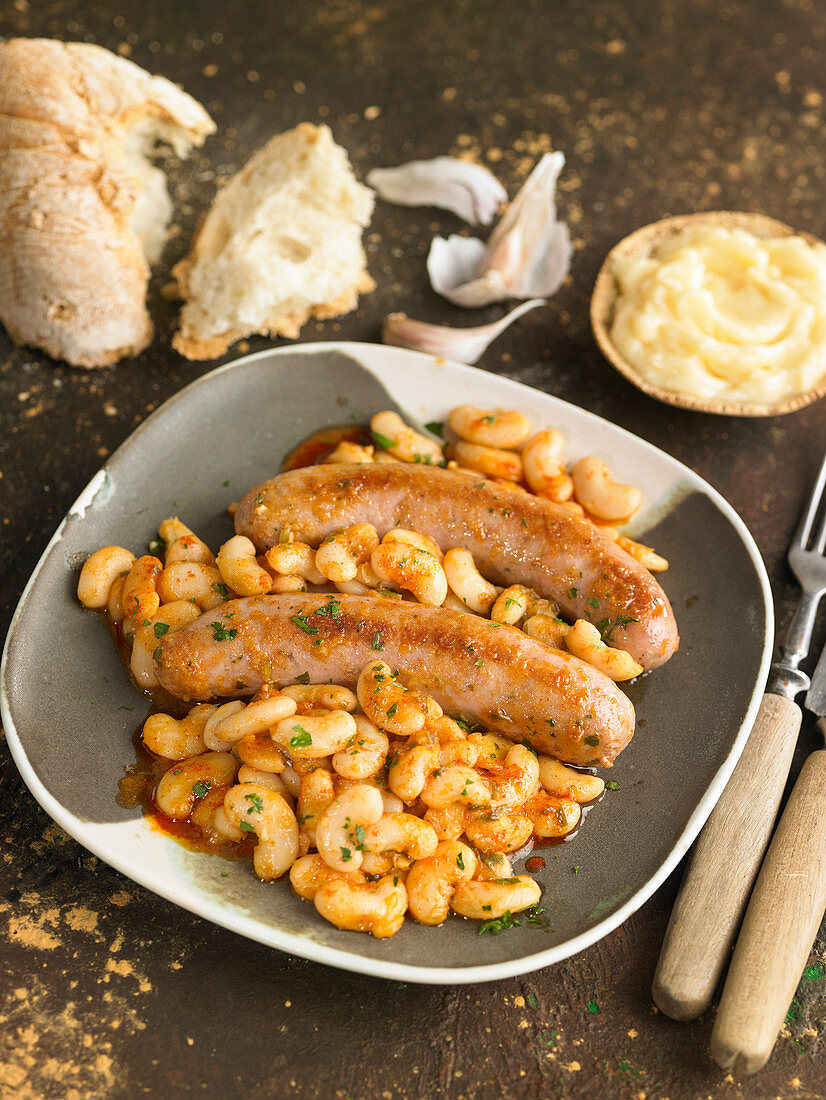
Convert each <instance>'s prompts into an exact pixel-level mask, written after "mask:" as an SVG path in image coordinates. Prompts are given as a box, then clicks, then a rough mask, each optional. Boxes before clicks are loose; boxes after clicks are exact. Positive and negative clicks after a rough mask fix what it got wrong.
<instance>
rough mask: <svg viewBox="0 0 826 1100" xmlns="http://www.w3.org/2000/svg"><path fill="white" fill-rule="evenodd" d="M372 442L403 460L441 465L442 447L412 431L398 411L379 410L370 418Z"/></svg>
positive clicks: (442, 458)
mask: <svg viewBox="0 0 826 1100" xmlns="http://www.w3.org/2000/svg"><path fill="white" fill-rule="evenodd" d="M370 430H371V432H372V433H373V442H374V443H375V444H376V445H377V446H378V447H381V448H382V449H383V450H386V451H388V452H389V454H390V455H392V456H393V458H400V459H401V460H402V461H403V462H423V463H425V464H426V465H428V466H443V465H444V460H445V458H444V454H443V453H442V448H441V447H440V446H439V444H438V443H436V442H435V441H434V440H432V439H428V438H427V436H425V435H421V433H420V432H417V431H414V430H413V428H411V427H410V426H409V425H407V424H405V422H404V421H403V420H402V418H401V417H400V416H399V414H398V413H394V412H379V413H376V415H375V416H374V417H372V419H371V420H370Z"/></svg>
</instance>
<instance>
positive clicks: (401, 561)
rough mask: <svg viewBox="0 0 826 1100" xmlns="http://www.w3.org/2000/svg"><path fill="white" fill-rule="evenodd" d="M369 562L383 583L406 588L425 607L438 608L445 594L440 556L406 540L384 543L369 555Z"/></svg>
mask: <svg viewBox="0 0 826 1100" xmlns="http://www.w3.org/2000/svg"><path fill="white" fill-rule="evenodd" d="M370 565H371V566H372V567H373V569H374V570H375V572H376V574H377V575H378V577H379V579H380V580H382V581H384V582H385V584H392V585H396V586H398V587H399V588H406V589H407V591H408V592H412V593H413V595H414V596H415V597H416V599H417V600H418V601H419V603H423V604H427V606H428V607H439V606H440V605H441V604H442V602H443V600H444V598H445V596H446V595H447V577H446V576H445V571H444V569H443V568H442V565H441V562H440V561H439V559H438V558H437V557H435V556H434V555H433V554H431V553H430V551H428V550H420V549H419V547H417V546H412V545H411V544H410V543H408V542H383V543H382V544H381V546H379V547H377V548H376V549H375V550H374V551H373V553H372V554H371V556H370Z"/></svg>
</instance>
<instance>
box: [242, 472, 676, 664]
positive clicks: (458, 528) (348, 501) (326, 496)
mask: <svg viewBox="0 0 826 1100" xmlns="http://www.w3.org/2000/svg"><path fill="white" fill-rule="evenodd" d="M355 523H372V524H373V525H374V526H375V527H376V529H377V531H378V532H379V535H380V536H383V535H385V534H386V533H387V532H388V531H390V530H391V529H392V528H393V527H411V528H413V529H414V530H417V531H423V532H424V533H425V534H428V535H430V536H431V538H433V539H435V541H436V542H437V543H438V545H439V547H440V548H441V549H442V550H449V549H451V547H454V546H461V547H465V548H467V549H468V550H470V552H471V553H472V554H473V556H474V558H475V560H476V564H477V566H478V568H479V570H480V572H481V573H482V574H483V575H484V576H486V577H487V578H488V579H489V580H491V581H493V582H494V583H496V584H503V585H510V584H517V583H519V584H525V585H528V586H529V587H531V588H533V589H535V590H536V591H537V592H539V593H540V595H542V596H544V597H546V598H548V599H552V600H554V601H555V602H556V603H557V604H558V606H559V607H560V609H561V610H562V611H563V613H565V614H566V615H568V616H569V617H571V618H572V619H588V620H589V621H590V622H593V623H595V624H596V625H598V626H599V627H600V629H603V630H605V631H606V632H608V631H610V634H609V635H608V636H609V638H610V644H611V645H613V646H616V647H618V648H619V649H624V650H627V652H628V653H630V654H631V656H632V657H634V658H635V660H637V661H639V663H640V664H641V665H642V666H643V668H645V669H650V668H657V666H659V665H661V664H664V663H665V662H666V661H667V660H668V658H669V657H670V656H671V655H672V654H673V653H674V652H675V651H676V649H677V646H678V645H679V636H678V634H677V624H676V622H675V620H674V614H673V612H672V610H671V605H670V603H669V602H668V597H667V596H666V594H665V593H664V592H663V590H662V588H661V587H660V585H659V584H658V583H657V581H656V580H655V579H654V577H652V575H651V574H650V573H649V572H648V570H647V569H645V568H643V566H642V565H640V564H639V562H637V561H635V560H634V559H633V558H632V557H631V556H630V554H626V553H625V551H624V550H621V549H620V548H619V547H618V546H617V545H616V543H614V542H612V541H611V539H609V538H607V536H605V535H603V534H602V532H601V531H599V530H597V528H596V527H595V526H594V525H593V524H592V523H589V522H588V521H587V520H584V519H582V518H581V517H579V516H575V515H573V514H572V513H571V512H569V511H568V509H567V508H563V507H562V506H561V505H559V504H554V503H552V502H551V501H549V500H544V499H542V498H541V497H536V496H534V495H533V494H531V493H523V492H519V491H517V490H510V489H506V488H503V487H502V486H501V485H498V484H495V483H493V482H491V481H486V480H485V479H484V478H483V477H482V476H481V475H480V477H479V480H478V481H477V480H476V479H475V478H472V477H469V476H468V475H467V474H457V473H454V472H452V471H450V470H441V469H437V468H432V467H428V466H414V465H402V464H401V463H399V464H390V463H388V464H386V465H384V464H383V465H375V466H373V465H366V464H365V465H361V466H355V465H349V464H348V465H335V464H334V465H329V466H308V467H305V468H303V469H298V470H290V471H289V472H288V473H285V474H281V475H279V476H278V477H274V478H272V480H270V481H266V482H264V484H263V485H261V486H259V487H258V488H256V489H253V490H252V491H251V492H249V493H248V494H247V495H246V496H245V497H244V499H243V500H242V501H241V503H240V504H239V506H238V510H237V512H236V514H235V529H236V530H237V531H238V532H239V534H243V535H247V536H248V537H249V538H251V539H252V541H253V542H254V543H255V545H256V546H257V547H258V549H259V550H264V549H267V548H268V547H270V546H272V545H273V543H275V542H277V541H278V538H279V535H280V533H281V531H283V530H285V529H289V530H290V531H291V532H292V533H293V535H294V536H295V537H296V538H298V539H301V540H302V541H304V542H309V543H311V544H313V545H317V544H318V543H320V542H321V541H322V540H323V539H325V538H326V537H327V535H329V534H331V533H332V532H333V531H339V530H341V528H343V527H350V526H352V525H353V524H355Z"/></svg>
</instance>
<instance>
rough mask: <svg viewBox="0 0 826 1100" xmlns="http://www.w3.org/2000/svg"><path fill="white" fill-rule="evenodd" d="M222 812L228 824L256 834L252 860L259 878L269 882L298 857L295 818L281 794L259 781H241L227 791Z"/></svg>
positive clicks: (283, 872)
mask: <svg viewBox="0 0 826 1100" xmlns="http://www.w3.org/2000/svg"><path fill="white" fill-rule="evenodd" d="M224 813H225V814H226V816H227V821H228V822H229V823H230V825H234V826H235V827H236V828H238V829H240V830H241V831H242V832H254V833H256V835H257V836H258V843H257V844H256V846H255V849H254V850H253V853H252V863H253V867H254V869H255V873H256V875H258V877H259V878H260V879H263V880H264V881H265V882H269V881H271V880H272V879H276V878H280V877H281V876H282V875H283V874H285V873H286V872H287V871H289V869H290V867H291V866H292V864H293V863H294V862H295V860H296V859H297V858H298V822H297V821H296V818H295V814H294V813H293V811H292V810H291V809H290V807H289V806H288V805H287V803H286V802H285V801H284V799H283V798H282V797H281V795H280V794H277V793H276V792H275V791H273V790H270V788H269V787H265V786H263V785H262V784H260V783H240V784H238V785H237V786H235V787H232V788H231V789H230V790H229V791H227V793H226V796H225V798H224Z"/></svg>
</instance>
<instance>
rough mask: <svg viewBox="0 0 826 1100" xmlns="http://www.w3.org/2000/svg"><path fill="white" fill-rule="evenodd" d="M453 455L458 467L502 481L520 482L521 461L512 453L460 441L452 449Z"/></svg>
mask: <svg viewBox="0 0 826 1100" xmlns="http://www.w3.org/2000/svg"><path fill="white" fill-rule="evenodd" d="M453 455H454V457H455V458H456V461H457V462H458V463H459V465H460V466H464V467H465V469H470V470H478V471H479V473H480V474H484V475H485V476H486V477H499V478H502V480H503V481H521V480H522V459H521V458H520V457H519V455H518V454H516V453H515V452H514V451H502V450H499V449H498V448H497V447H482V446H480V445H479V444H478V443H465V441H464V440H460V441H459V442H458V443H457V444H456V446H455V447H454V448H453Z"/></svg>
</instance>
